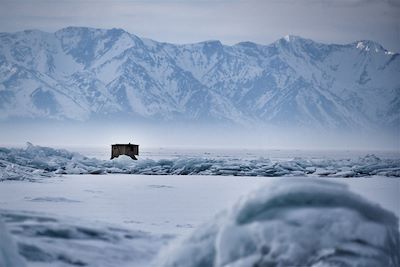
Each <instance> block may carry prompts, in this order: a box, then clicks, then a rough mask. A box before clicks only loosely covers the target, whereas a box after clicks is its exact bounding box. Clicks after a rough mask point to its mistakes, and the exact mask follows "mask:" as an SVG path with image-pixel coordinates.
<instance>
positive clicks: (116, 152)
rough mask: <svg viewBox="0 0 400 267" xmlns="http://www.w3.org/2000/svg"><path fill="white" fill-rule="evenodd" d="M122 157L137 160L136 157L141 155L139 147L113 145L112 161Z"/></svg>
mask: <svg viewBox="0 0 400 267" xmlns="http://www.w3.org/2000/svg"><path fill="white" fill-rule="evenodd" d="M120 155H126V156H129V157H131V158H132V159H134V160H137V158H136V157H135V156H138V155H139V145H134V144H131V143H129V144H115V145H111V159H113V158H118V156H120Z"/></svg>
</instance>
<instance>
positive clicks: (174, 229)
mask: <svg viewBox="0 0 400 267" xmlns="http://www.w3.org/2000/svg"><path fill="white" fill-rule="evenodd" d="M278 179H303V178H300V177H296V178H272V177H270V178H265V177H229V176H203V175H202V176H198V175H197V176H196V175H191V176H174V175H171V176H153V175H126V174H111V175H65V176H62V177H57V178H52V179H47V180H43V181H41V182H35V183H30V182H21V181H5V182H2V183H1V184H0V208H1V209H11V210H25V211H35V212H44V213H50V214H56V215H59V216H68V217H73V218H80V219H85V220H91V221H99V222H107V223H113V224H118V225H121V226H123V227H126V228H132V229H136V230H137V229H140V230H144V231H149V232H157V233H173V234H180V233H183V232H186V231H188V230H190V229H191V228H195V227H196V226H198V225H199V224H201V223H203V222H205V221H206V220H208V219H210V218H211V217H213V216H214V215H215V214H216V213H217V212H218V211H221V210H223V209H225V208H229V207H230V206H231V205H232V204H233V203H234V202H235V201H237V200H238V199H239V198H240V196H243V195H248V194H249V193H250V192H251V191H253V190H255V189H257V188H260V187H262V186H264V185H268V184H270V183H271V182H273V181H276V180H278ZM304 179H312V178H304ZM316 179H321V178H316ZM329 180H331V181H335V182H341V183H345V184H347V185H348V186H349V187H350V189H351V190H352V191H353V192H356V193H358V194H360V195H362V196H364V197H366V198H367V199H369V200H370V201H372V202H376V203H378V204H379V205H381V206H382V207H384V208H385V209H388V210H390V211H392V212H394V213H395V214H396V215H397V216H399V215H400V201H399V195H400V180H399V179H395V178H380V177H378V178H365V179H364V178H363V179H349V178H331V179H329Z"/></svg>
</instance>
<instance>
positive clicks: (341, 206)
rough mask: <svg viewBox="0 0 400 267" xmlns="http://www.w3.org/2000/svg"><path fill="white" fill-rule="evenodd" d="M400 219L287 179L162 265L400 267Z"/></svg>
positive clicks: (342, 189) (321, 184)
mask: <svg viewBox="0 0 400 267" xmlns="http://www.w3.org/2000/svg"><path fill="white" fill-rule="evenodd" d="M399 251H400V236H399V231H398V218H397V217H396V216H395V215H394V214H393V213H391V212H388V211H386V210H384V209H382V208H381V207H380V206H378V205H376V204H373V203H371V202H369V201H367V200H366V199H364V198H362V197H360V196H358V195H356V194H354V193H352V192H350V191H349V190H348V189H347V188H346V186H344V185H341V184H337V183H332V182H327V181H324V180H304V179H302V180H289V181H288V180H281V181H279V182H277V183H275V184H273V185H272V186H269V187H265V188H262V189H261V190H259V191H257V192H255V193H253V194H250V195H249V196H248V197H246V198H243V199H242V200H241V201H239V202H238V203H237V204H236V205H235V206H234V207H233V208H232V209H231V210H229V211H227V212H224V213H221V214H220V215H219V216H217V217H216V218H215V219H214V220H212V221H211V222H209V223H206V224H204V225H203V226H201V227H199V228H198V229H196V230H195V231H194V232H193V233H192V234H190V235H189V236H188V237H186V238H184V239H182V240H181V241H179V242H177V243H176V244H173V245H171V246H170V247H169V248H168V249H165V250H164V251H163V252H162V253H161V255H160V256H159V258H158V259H157V261H156V263H155V266H174V267H178V266H184V267H189V266H192V267H195V266H196V267H200V266H229V267H236V266H314V267H317V266H318V267H322V266H371V267H373V266H388V267H390V266H399V265H400V256H399Z"/></svg>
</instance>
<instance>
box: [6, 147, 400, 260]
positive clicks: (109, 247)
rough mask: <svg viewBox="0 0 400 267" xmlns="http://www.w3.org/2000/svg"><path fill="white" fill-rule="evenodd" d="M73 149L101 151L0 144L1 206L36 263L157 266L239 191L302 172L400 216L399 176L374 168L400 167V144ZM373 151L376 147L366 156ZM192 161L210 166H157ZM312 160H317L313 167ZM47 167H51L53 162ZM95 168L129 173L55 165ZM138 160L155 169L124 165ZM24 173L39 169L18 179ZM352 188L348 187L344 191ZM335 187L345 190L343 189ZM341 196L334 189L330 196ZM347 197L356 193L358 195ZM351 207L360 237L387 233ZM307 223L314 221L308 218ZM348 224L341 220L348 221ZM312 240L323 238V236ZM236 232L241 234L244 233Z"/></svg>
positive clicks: (226, 207) (395, 169) (249, 192)
mask: <svg viewBox="0 0 400 267" xmlns="http://www.w3.org/2000/svg"><path fill="white" fill-rule="evenodd" d="M70 150H71V151H77V152H80V153H82V154H83V155H85V156H88V157H94V158H96V159H87V158H82V156H79V155H78V156H75V154H71V153H70V152H68V151H57V150H54V149H51V148H43V147H38V146H33V145H28V147H27V149H25V150H8V149H3V150H2V151H0V152H2V153H3V154H2V157H3V158H2V161H1V162H0V164H3V165H4V166H5V167H3V170H2V171H3V174H4V175H6V176H5V177H6V179H5V180H3V181H1V182H0V215H1V216H2V217H3V221H4V222H5V223H6V226H7V227H8V228H9V230H10V231H11V233H12V236H13V238H15V240H16V241H17V242H18V246H19V251H20V253H21V254H22V255H23V256H24V258H25V259H26V260H27V263H28V264H27V265H28V266H30V267H47V266H49V267H50V266H52V267H53V266H57V267H68V266H96V267H98V266H101V267H112V266H130V267H138V266H150V265H149V264H150V263H151V262H152V261H153V260H154V258H155V257H156V255H157V254H158V253H159V252H160V251H162V250H163V249H165V248H166V247H168V246H169V245H170V244H175V242H176V241H177V240H178V241H179V240H180V237H182V238H183V237H185V236H190V235H191V234H193V233H196V231H200V233H201V232H202V231H203V230H202V229H203V228H204V225H207V222H210V221H211V222H212V221H213V220H215V216H216V215H217V214H221V211H224V210H230V209H232V206H233V205H234V204H235V203H237V202H238V200H239V199H246V198H248V197H251V196H253V195H254V194H253V193H252V192H254V191H256V190H258V189H260V188H264V189H268V188H271V187H272V186H273V184H275V183H276V182H277V181H284V183H286V181H287V182H288V183H289V184H290V182H291V181H301V180H303V179H304V182H305V183H304V184H307V183H306V182H307V181H309V180H315V181H320V180H324V181H331V182H334V183H341V184H345V185H347V186H348V188H349V190H350V191H352V192H354V193H356V194H358V195H360V196H361V197H362V198H364V199H366V200H367V202H368V203H370V204H365V203H364V202H363V201H364V200H363V201H361V202H360V203H364V204H362V205H367V206H368V205H370V206H371V207H375V206H376V205H378V206H377V207H378V208H377V209H378V210H380V208H379V207H382V208H383V209H385V210H388V211H390V212H392V213H393V214H395V215H396V216H397V218H398V217H399V216H400V201H399V195H400V179H398V178H393V177H384V176H378V175H375V174H374V173H373V172H374V170H381V171H380V172H378V173H383V174H387V173H388V172H387V170H389V169H390V171H391V173H393V174H394V175H398V170H399V168H400V166H399V165H398V159H399V158H400V156H399V154H398V153H396V152H384V151H381V152H379V151H369V152H366V151H330V152H327V151H298V150H293V151H289V150H282V151H281V150H269V151H267V150H259V151H258V150H241V151H235V150H206V149H204V150H198V149H193V150H190V149H186V150H179V149H177V150H174V149H163V148H158V149H148V150H146V149H144V150H143V151H142V153H141V155H140V158H139V160H138V161H137V162H133V161H131V160H130V159H127V158H119V159H117V160H114V161H108V157H109V152H110V151H109V148H79V149H73V148H70ZM368 154H371V155H370V156H366V155H368ZM372 154H373V155H372ZM378 157H379V158H378ZM392 159H393V160H392ZM197 160H199V161H197ZM308 160H310V161H308ZM321 160H322V161H321ZM275 163H276V164H275ZM190 164H193V165H194V166H195V167H194V168H193V170H197V169H200V170H202V168H203V166H206V167H207V168H208V169H207V168H205V169H206V171H205V172H202V174H203V175H196V173H191V175H152V173H155V174H157V173H158V174H165V173H168V172H170V171H177V170H178V171H179V170H180V169H179V168H181V167H180V166H181V165H182V166H183V167H187V166H190ZM308 164H311V165H310V166H312V167H307V166H308ZM313 164H314V165H315V166H316V167H313V166H314V165H313ZM353 164H354V165H353ZM210 166H211V167H210ZM239 166H240V168H242V169H243V170H245V171H251V168H253V169H254V170H257V171H258V172H259V173H260V174H261V175H262V174H263V173H266V174H268V173H269V172H268V171H269V170H275V169H276V170H285V171H286V173H289V174H290V175H291V176H290V177H288V176H285V175H284V173H285V172H282V173H283V174H281V175H280V177H258V176H254V177H250V176H231V175H229V172H230V171H233V172H234V173H236V174H238V175H243V173H241V169H239V170H237V169H235V167H239ZM271 166H272V167H271ZM48 168H53V169H52V171H50V172H48V171H47V169H48ZM98 168H103V169H104V170H110V171H112V172H119V171H124V172H125V173H108V174H102V175H90V174H80V175H73V174H63V175H60V174H59V172H58V170H64V171H66V172H67V173H68V172H70V173H71V172H74V171H78V172H80V171H81V170H82V171H83V173H85V172H86V173H87V172H88V171H90V170H96V169H98ZM309 168H311V169H312V168H317V169H318V168H321V169H323V170H324V171H327V172H328V173H330V174H331V175H336V174H340V175H346V173H347V172H349V171H352V172H353V173H354V172H355V171H359V173H360V174H361V175H362V174H363V171H364V170H366V171H367V172H365V175H367V176H368V178H360V177H358V178H343V177H333V176H332V177H326V176H325V177H318V176H317V175H314V176H308V177H303V176H302V175H301V174H302V173H307V172H308V170H309ZM56 170H57V171H56ZM135 170H139V171H141V172H143V173H146V172H147V173H148V174H147V175H142V174H127V173H129V172H131V171H135ZM207 170H209V172H207ZM298 170H302V171H298ZM219 171H225V172H223V173H222V175H205V174H207V173H213V172H219ZM180 172H181V173H182V170H180ZM10 173H12V174H13V175H14V176H12V177H17V179H14V178H12V177H11V176H10V177H11V179H8V178H7V175H8V174H10ZM102 173H106V171H103V172H102ZM20 174H21V175H28V176H27V177H29V178H34V179H31V180H23V179H19V178H18V177H19V176H18V175H20ZM149 174H150V175H149ZM244 174H245V173H244ZM299 184H300V185H301V184H302V182H300V183H299ZM317 187H318V186H317ZM323 187H324V186H322V188H323ZM328 187H329V186H328ZM311 188H312V184H311ZM283 189H284V187H283ZM340 190H342V189H340ZM340 190H339V191H340ZM344 191H346V190H344ZM316 192H318V191H316ZM328 192H330V191H329V190H328ZM303 193H304V192H303ZM305 193H306V197H307V192H305ZM346 194H347V193H346V192H343V196H346ZM267 195H268V194H267ZM261 196H262V194H261ZM310 196H312V194H310ZM335 196H337V195H335ZM338 196H339V198H340V197H341V196H342V195H341V193H340V194H339V195H338ZM316 199H318V198H316ZM336 200H337V199H328V204H329V202H330V201H333V203H335V201H336ZM350 200H351V201H350V202H352V201H353V200H357V198H356V199H352V198H350ZM324 201H325V200H324ZM339 202H340V201H339ZM355 202H357V201H355ZM325 204H326V203H322V209H321V214H323V213H326V215H325V216H328V218H329V216H332V215H330V212H331V211H334V212H339V214H342V213H340V212H344V213H343V214H347V213H346V212H348V211H347V208H348V207H339V208H337V209H335V208H334V209H331V208H329V205H328V206H327V207H326V209H325V207H324V205H325ZM342 204H343V203H342ZM342 204H340V205H342ZM343 205H344V206H346V205H347V204H346V203H344V204H343ZM349 205H350V206H351V205H352V204H351V203H350V204H349ZM354 205H356V204H354ZM357 205H358V204H357ZM357 205H356V206H354V207H357ZM343 208H344V209H343ZM296 209H297V208H295V209H294V210H296ZM351 209H352V208H351V207H350V210H351ZM355 209H356V210H357V208H355ZM299 210H301V211H299V212H297V213H296V211H294V214H297V215H299V214H300V217H299V218H300V221H301V223H304V221H302V220H303V219H301V218H307V216H306V215H304V214H307V213H308V212H311V214H312V211H310V210H308V209H307V207H306V208H305V209H303V208H302V207H299ZM303 212H305V213H304V214H303ZM318 212H320V211H318ZM318 214H319V213H318ZM355 214H357V213H355ZM297 215H293V216H297ZM288 216H289V215H288ZM318 216H319V215H317V217H316V218H317V220H316V221H317V222H318V220H319V219H318V218H319V217H318ZM346 216H347V215H346ZM346 216H344V217H343V218H344V220H345V223H346V224H347V223H348V224H349V227H350V225H352V226H351V227H353V226H354V225H358V222H359V223H360V226H359V229H361V230H362V231H361V230H360V231H361V232H360V233H361V237H362V238H364V237H365V236H368V235H365V232H368V233H369V232H370V231H372V233H374V234H375V236H380V235H379V231H378V230H376V229H378V228H374V227H376V226H371V224H370V222H368V221H367V222H363V221H362V220H361V221H357V220H358V219H354V218H352V219H350V217H349V220H348V219H347V217H346ZM299 218H297V219H299ZM347 220H348V221H347ZM352 220H353V221H352ZM305 222H306V223H307V219H306V220H305ZM335 222H336V220H331V219H329V220H328V223H327V224H326V225H325V226H326V227H330V225H331V227H332V228H331V230H332V229H333V230H334V229H336V228H335V227H337V226H335V225H334V223H335ZM261 225H262V224H261ZM281 225H283V226H285V224H281ZM289 226H290V225H289ZM202 227H203V228H202ZM285 227H286V226H285ZM296 227H297V226H296ZM305 227H306V228H305V229H308V228H307V227H309V226H307V225H306V226H305ZM338 227H339V228H338V229H341V228H340V227H343V225H342V224H341V223H340V222H339V225H338ZM349 227H344V228H343V229H345V230H348V229H350V228H349ZM357 227H358V226H357ZM365 227H366V228H365ZM369 227H372V228H371V229H372V230H370V229H369ZM379 227H381V226H379ZM392 227H393V225H392ZM206 228H207V226H206ZM395 228H396V226H395ZM397 228H399V227H398V224H397ZM365 229H367V230H365ZM285 231H286V230H285ZM235 233H236V231H234V232H232V238H235ZM377 233H378V234H377ZM328 234H329V233H328ZM249 236H251V234H250V235H249ZM332 236H335V234H332ZM363 236H364V237H363ZM313 240H314V241H315V242H316V241H318V238H313ZM329 240H330V239H329ZM356 240H358V239H356ZM372 240H379V238H378V239H376V238H375V237H374V238H372ZM314 241H313V242H314ZM350 241H351V240H350ZM236 242H238V244H239V243H241V241H240V239H239V240H236ZM329 242H331V243H332V242H334V241H329ZM357 242H358V241H357ZM374 242H375V241H374ZM0 244H1V243H0ZM332 244H334V243H332ZM358 245H359V244H358V243H357V246H358ZM378 245H379V246H380V245H381V244H380V243H379V244H378ZM361 251H364V248H363V250H361ZM365 251H368V250H365ZM363 253H364V252H363ZM361 255H362V254H361ZM183 258H184V257H183ZM155 266H156V267H159V266H158V265H155ZM171 266H172V265H171ZM180 266H185V264H183V265H180ZM239 266H240V265H239ZM243 266H245V265H243Z"/></svg>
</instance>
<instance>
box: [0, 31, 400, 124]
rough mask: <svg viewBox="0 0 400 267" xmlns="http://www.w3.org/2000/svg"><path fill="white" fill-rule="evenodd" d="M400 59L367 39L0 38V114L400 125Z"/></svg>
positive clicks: (99, 34) (89, 34)
mask: <svg viewBox="0 0 400 267" xmlns="http://www.w3.org/2000/svg"><path fill="white" fill-rule="evenodd" d="M399 74H400V60H399V57H398V54H397V53H392V52H390V51H387V50H386V49H384V48H383V47H382V46H381V45H380V44H378V43H376V42H373V41H368V40H361V41H355V42H353V43H351V44H346V45H338V44H323V43H318V42H314V41H313V40H311V39H306V38H302V37H298V36H287V37H283V38H281V39H279V40H277V41H275V42H273V43H271V44H269V45H261V44H256V43H253V42H240V43H237V44H234V45H224V44H222V43H221V42H220V41H218V40H210V41H204V42H200V43H194V44H178V45H176V44H171V43H163V42H157V41H154V40H151V39H147V38H140V37H138V36H136V35H134V34H131V33H129V32H126V31H125V30H123V29H110V30H106V29H96V28H87V27H67V28H63V29H60V30H58V31H56V32H55V33H46V32H42V31H39V30H26V31H21V32H17V33H0V110H1V113H0V114H1V115H0V117H1V118H2V119H3V120H10V119H15V118H24V117H25V118H26V117H32V118H45V119H57V120H62V119H72V120H84V121H85V120H90V119H91V118H92V117H101V116H102V115H104V116H108V115H110V114H114V115H115V116H118V115H122V114H123V115H127V117H129V116H130V117H132V119H133V120H134V118H135V117H140V118H143V119H148V120H150V121H181V120H183V121H202V122H205V123H207V122H209V121H215V122H218V121H221V122H229V123H234V124H241V125H247V124H251V125H253V124H265V125H269V124H271V125H278V126H279V125H283V126H284V125H292V126H304V127H318V128H342V127H345V128H359V127H361V128H374V127H385V128H390V129H393V128H396V127H397V125H399V124H400V115H399V113H400V96H399V95H400V81H399V79H398V78H397V76H398V75H399Z"/></svg>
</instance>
